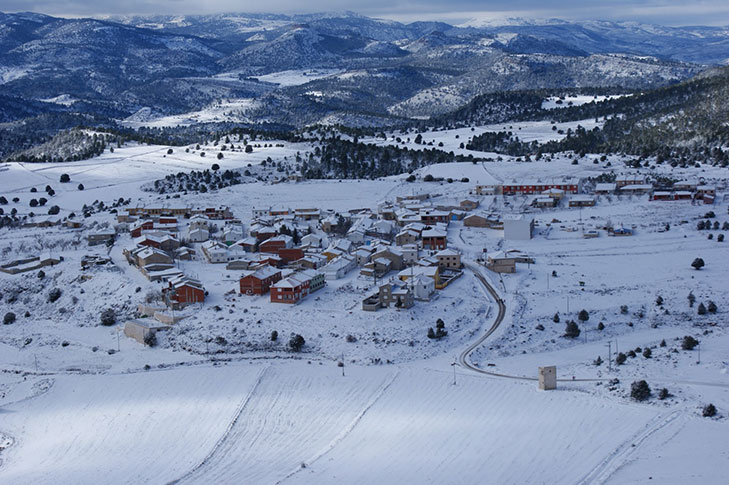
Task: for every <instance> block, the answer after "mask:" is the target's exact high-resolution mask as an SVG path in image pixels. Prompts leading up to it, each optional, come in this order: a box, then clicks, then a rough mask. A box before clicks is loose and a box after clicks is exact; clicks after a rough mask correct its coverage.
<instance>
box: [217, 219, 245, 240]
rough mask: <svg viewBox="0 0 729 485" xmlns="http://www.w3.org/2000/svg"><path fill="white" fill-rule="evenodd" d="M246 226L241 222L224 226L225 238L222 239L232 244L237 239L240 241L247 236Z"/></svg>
mask: <svg viewBox="0 0 729 485" xmlns="http://www.w3.org/2000/svg"><path fill="white" fill-rule="evenodd" d="M245 235H246V233H245V228H244V227H243V224H241V223H239V222H238V223H235V222H233V223H228V224H226V225H225V226H224V227H223V238H222V241H223V242H224V243H226V244H232V243H234V242H236V241H240V240H241V239H243V238H244V237H245Z"/></svg>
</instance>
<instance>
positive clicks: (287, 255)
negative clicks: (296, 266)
mask: <svg viewBox="0 0 729 485" xmlns="http://www.w3.org/2000/svg"><path fill="white" fill-rule="evenodd" d="M304 256H305V254H304V251H303V250H302V249H301V248H282V249H279V251H278V257H279V258H281V261H282V262H283V263H284V264H289V263H293V262H294V261H298V260H299V259H301V258H303V257H304Z"/></svg>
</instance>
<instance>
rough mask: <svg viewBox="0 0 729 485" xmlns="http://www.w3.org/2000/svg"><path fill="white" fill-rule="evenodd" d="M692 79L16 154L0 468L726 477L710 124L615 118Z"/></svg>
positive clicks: (718, 186) (152, 125) (4, 198)
mask: <svg viewBox="0 0 729 485" xmlns="http://www.w3.org/2000/svg"><path fill="white" fill-rule="evenodd" d="M0 15H4V14H0ZM19 15H20V14H19ZM28 15H30V14H28ZM7 17H12V15H8V16H7ZM49 18H51V17H49ZM202 18H205V17H201V18H200V19H202ZM256 18H257V17H256ZM333 18H334V19H335V20H336V19H337V17H333ZM354 18H359V17H354ZM24 19H25V20H23V21H26V20H27V18H24ZM200 19H197V20H195V22H198V21H202V20H200ZM326 19H329V18H328V17H326ZM345 19H346V18H345ZM362 19H366V18H365V17H362ZM0 20H2V21H3V22H6V20H5V19H4V18H3V17H1V16H0ZM16 20H17V19H16ZM21 20H22V19H21ZM33 21H34V22H35V21H36V20H33ZM154 21H155V22H160V25H166V24H164V22H165V21H164V20H162V19H157V18H155V20H154ZM207 21H209V22H212V20H210V19H208V20H207ZM328 21H333V20H331V19H329V20H328ZM351 21H353V20H351V19H349V20H348V22H351ZM362 21H363V22H364V21H365V20H362ZM125 22H132V20H130V19H127V20H125ZM149 22H152V19H149ZM191 22H192V24H191V25H195V22H193V21H191ZM261 22H262V25H264V26H265V29H274V28H283V27H282V26H284V25H288V24H286V22H285V21H284V20H281V19H277V20H275V21H274V20H270V19H268V20H266V21H265V22H264V21H263V20H261ZM373 22H374V21H373ZM385 24H386V25H389V27H388V28H391V29H394V28H395V27H394V25H395V24H394V23H393V24H389V23H385ZM140 25H141V24H140ZM146 25H147V24H144V25H142V26H141V27H139V28H141V29H146V28H148V27H146ZM174 25H177V26H179V25H182V24H181V23H179V22H178V23H175V24H174ZM296 25H298V24H296ZM312 25H314V24H312ZM348 25H349V24H348ZM525 25H527V24H525ZM528 25H531V24H528ZM408 27H409V28H410V27H411V25H408ZM532 27H533V26H532ZM158 28H159V29H162V30H164V28H163V27H158ZM257 28H258V27H257ZM260 28H261V29H262V30H260V32H267V31H266V30H265V29H264V27H260ZM296 28H299V27H296ZM382 28H384V27H382ZM402 28H405V27H402ZM459 28H460V27H459ZM463 28H464V29H470V30H468V32H469V35H472V32H474V31H478V29H479V28H484V29H486V28H487V27H474V26H469V27H463ZM488 28H491V27H488ZM534 28H535V29H536V27H534ZM251 29H252V30H251V32H258V30H255V29H253V28H252V27H251ZM474 29H475V30H474ZM155 32H156V30H155ZM246 32H247V31H246ZM535 32H541V31H540V30H536V31H535ZM166 35H167V34H166ZM168 35H173V34H168ZM174 35H178V34H174ZM179 35H182V34H179ZM185 35H187V34H185ZM190 35H193V34H190ZM194 35H197V34H194ZM284 35H286V34H284ZM321 35H324V34H321ZM372 35H374V34H372ZM393 35H394V34H393ZM398 35H405V34H398ZM449 35H454V36H455V35H456V34H449ZM459 35H461V34H459ZM463 35H465V34H463ZM484 35H485V34H484ZM489 35H491V34H489ZM498 35H506V34H498ZM520 35H521V34H520ZM534 35H537V34H534ZM676 35H678V34H676ZM190 38H192V37H190ZM190 38H188V40H189V41H191V40H190ZM499 39H500V37H499ZM279 40H280V39H279ZM250 42H253V41H250ZM398 45H399V46H400V47H402V48H403V49H405V50H407V51H408V52H410V51H413V52H416V51H414V50H413V49H412V48H411V47H409V46H405V45H404V44H403V43H402V42H401V43H400V44H398ZM380 47H381V48H383V49H384V47H382V46H380ZM170 48H172V47H170ZM174 48H179V46H177V47H174ZM408 49H410V50H408ZM249 55H250V54H249ZM378 55H380V54H378ZM381 55H384V54H381ZM626 62H627V61H626ZM635 62H639V61H635ZM640 62H642V61H640ZM655 62H656V63H657V62H658V61H655ZM668 64H669V65H670V66H671V69H675V68H676V65H675V64H670V63H668ZM651 65H652V66H653V68H656V69H657V67H656V66H657V64H651ZM687 65H689V64H688V63H687ZM691 65H693V64H691ZM326 66H328V64H322V65H321V66H318V67H317V68H309V69H308V70H307V69H300V70H296V69H290V70H284V69H281V70H279V71H276V70H270V72H263V71H261V72H260V73H258V74H256V76H258V77H257V78H255V79H249V78H248V77H246V78H245V80H244V79H243V75H242V74H241V75H240V76H241V77H240V78H239V77H238V76H237V75H236V76H233V75H232V74H231V73H224V74H217V75H216V76H217V77H216V78H215V79H216V83H217V82H221V83H223V82H238V81H240V82H243V81H245V82H246V83H254V84H255V83H269V84H270V83H273V84H278V85H280V88H278V89H284V88H285V89H295V88H296V89H299V88H301V87H306V89H307V90H308V91H307V93H309V94H307V95H309V96H313V98H316V99H321V98H325V97H326V96H328V95H329V94H331V93H332V92H330V91H327V90H326V89H325V88H322V87H321V86H323V85H322V84H317V83H321V82H323V81H322V80H327V82H338V81H333V79H334V78H336V77H341V78H344V77H345V76H350V77H351V76H353V74H352V72H354V71H352V72H347V71H346V70H345V69H344V68H342V69H333V68H331V66H329V67H326ZM2 69H3V68H0V75H3V76H5V74H3V72H4V71H3V70H2ZM356 72H360V71H356ZM722 72H723V71H722ZM254 74H255V73H254ZM15 75H17V76H21V77H22V76H23V74H18V73H17V72H16V73H15V74H13V76H15ZM713 75H714V76H723V75H724V74H713ZM7 76H11V74H10V71H8V74H7ZM687 76H688V74H687ZM709 78H710V79H713V78H711V76H709V75H706V76H705V78H703V80H699V81H695V82H696V83H699V84H691V83H692V82H694V81H693V78H688V79H689V80H688V81H681V82H679V80H676V81H675V83H674V82H672V83H671V84H669V85H668V87H665V86H663V85H657V86H650V89H651V90H652V91H651V90H649V87H647V85H646V87H644V89H645V91H646V92H642V91H640V90H638V89H634V86H630V87H625V86H623V87H621V88H620V89H612V90H609V91H599V92H598V91H597V90H596V91H594V92H587V91H586V93H587V94H584V93H582V92H579V93H575V92H571V91H567V90H556V89H555V90H552V91H550V90H542V91H530V92H529V93H528V94H523V96H525V97H527V98H529V100H530V101H524V100H517V101H514V103H515V104H514V105H512V104H509V103H512V101H508V102H507V101H503V100H497V99H496V98H497V96H494V95H491V94H486V95H484V96H486V98H485V99H486V100H485V101H483V98H479V97H478V96H476V98H474V99H475V100H476V101H472V102H471V103H470V104H469V105H468V110H469V111H468V112H466V111H463V110H461V111H458V110H456V111H454V112H453V113H454V114H452V115H451V114H448V115H442V114H438V113H434V114H432V115H431V117H430V118H427V117H422V116H420V115H417V116H416V115H413V116H408V117H403V118H400V117H401V116H404V115H402V114H401V112H400V111H398V112H397V113H396V114H394V112H393V111H392V110H390V111H391V113H390V114H391V115H392V116H393V118H391V119H389V121H388V122H387V123H385V122H378V123H375V121H374V120H373V118H372V117H374V115H373V114H372V113H369V112H367V114H366V115H365V114H361V116H362V118H358V119H359V121H360V122H361V124H357V123H355V122H354V121H353V118H351V116H352V113H351V112H346V114H343V113H345V112H344V111H343V112H341V113H338V114H336V115H334V114H331V113H329V114H327V115H326V116H323V117H322V118H321V119H318V120H316V121H312V120H308V119H307V121H306V122H305V123H303V122H302V124H300V125H299V124H297V123H293V122H292V124H293V125H294V126H293V127H291V129H290V130H288V131H287V130H283V129H281V128H280V126H282V125H279V124H278V123H279V122H280V121H271V120H274V118H273V117H272V116H273V115H270V116H271V117H265V118H262V120H261V123H262V124H261V125H260V126H259V125H256V124H255V123H251V119H252V117H253V115H252V114H251V112H248V113H247V114H246V121H245V124H236V123H238V121H240V120H239V119H238V117H239V116H240V114H236V113H234V112H233V111H232V110H233V109H244V108H241V106H243V107H248V108H247V109H252V108H251V106H253V105H256V106H259V104H260V103H263V102H264V101H262V100H258V99H257V100H256V101H255V102H254V101H251V100H243V99H238V100H237V101H236V100H231V99H228V100H227V101H225V102H223V101H220V100H218V101H215V102H213V103H211V104H209V105H207V106H203V107H199V108H196V109H190V110H187V111H184V110H178V111H177V112H172V111H171V112H170V113H166V114H163V113H161V112H159V110H156V109H155V110H152V109H145V110H141V111H140V110H135V112H134V113H133V114H132V115H130V116H128V117H119V116H118V115H115V116H117V118H116V122H118V124H117V125H115V126H116V128H113V129H111V128H109V127H108V126H106V125H104V126H101V125H98V126H89V124H88V123H87V124H84V125H79V126H75V127H73V128H71V129H70V130H69V131H61V132H59V133H58V134H56V135H54V136H53V137H51V138H48V139H45V141H44V142H43V143H42V144H40V145H37V146H34V147H32V148H23V150H21V151H13V152H8V154H6V156H5V158H4V159H3V161H2V162H0V308H1V311H0V318H3V325H2V327H0V328H1V330H2V332H0V370H1V372H0V483H8V484H10V483H12V484H43V483H77V484H86V483H99V482H100V481H101V482H103V483H251V484H258V483H261V484H267V483H276V484H278V483H286V484H289V483H316V484H326V483H362V484H369V483H378V482H379V483H385V484H390V483H393V484H395V483H398V484H403V483H519V484H523V483H560V484H561V483H580V484H588V483H590V484H592V483H611V484H623V483H659V482H660V483H725V482H726V475H727V473H729V467H728V466H727V457H728V455H729V447H728V445H727V440H726V437H727V436H728V435H729V421H727V416H729V331H728V326H727V323H728V321H729V320H728V319H727V314H728V312H729V298H728V296H729V293H728V292H729V284H727V274H729V258H728V257H727V255H728V254H729V253H728V249H727V248H728V246H727V244H729V241H726V242H725V235H729V172H728V171H727V160H728V159H729V157H727V155H725V153H727V152H726V150H725V148H726V147H723V145H722V144H721V143H719V145H717V147H715V148H712V149H708V148H704V147H703V145H702V146H701V147H700V148H695V147H692V146H690V144H689V142H687V141H685V140H684V141H681V142H680V143H679V142H677V143H676V145H675V146H674V145H672V144H671V142H669V141H665V142H664V143H663V144H656V143H655V140H653V139H651V140H650V141H649V135H648V134H646V133H644V132H641V135H636V137H639V136H642V138H640V143H643V144H645V146H648V145H650V146H651V147H653V148H651V149H647V148H644V145H640V144H638V145H637V146H638V148H635V147H634V146H633V145H630V143H633V139H632V138H631V139H629V140H628V139H625V138H620V139H618V141H613V139H612V138H610V137H611V136H614V135H613V133H614V132H616V131H621V130H622V131H621V133H623V132H626V131H625V130H628V128H625V126H626V125H624V124H621V123H627V121H626V120H632V118H630V116H635V114H634V112H632V111H630V110H631V109H633V108H630V106H633V105H632V103H633V101H635V102H636V103H638V104H641V103H642V104H641V106H643V109H648V108H645V106H648V105H649V104H650V103H653V102H655V101H653V100H654V99H659V100H665V99H669V98H670V99H674V98H671V96H674V97H675V99H679V98H680V99H681V102H682V103H683V102H685V98H684V96H689V95H688V94H686V93H687V92H696V91H699V90H700V89H707V90H708V89H714V87H715V85H714V84H712V83H713V82H714V81H711V82H708V81H706V79H709ZM722 79H723V80H724V81H726V79H724V78H722ZM727 79H729V78H727ZM7 82H10V77H7V79H5V78H3V81H2V83H0V100H2V99H10V97H9V95H8V96H7V97H3V96H4V94H3V91H2V90H3V86H4V84H5V83H7ZM701 83H708V84H701ZM707 85H708V86H709V87H706V86H707ZM327 86H328V85H327ZM676 86H678V87H676ZM687 86H688V87H687ZM697 86H698V87H697ZM314 88H316V89H322V90H323V91H322V92H321V93H320V92H318V91H317V92H316V93H315V94H313V95H312V94H311V92H313V91H312V90H314ZM327 89H329V88H327ZM692 90H693V91H692ZM276 92H278V91H276ZM281 92H282V93H283V91H281ZM505 92H506V91H505ZM712 92H713V91H712ZM287 93H289V91H287ZM656 93H657V94H656ZM430 95H432V92H429V93H428V94H427V96H430ZM281 96H283V94H281ZM419 96H420V97H421V98H419V99H421V101H422V97H427V96H426V93H425V90H423V91H422V92H421V93H420V94H419ZM454 96H455V95H454ZM489 96H494V97H493V98H492V97H489ZM504 96H506V95H504ZM634 98H639V99H634ZM13 99H15V98H13ZM54 99H55V98H54ZM68 99H70V98H65V97H64V98H63V99H61V101H62V102H63V103H70V105H69V106H73V105H74V103H76V101H68ZM261 99H263V98H261ZM413 99H414V98H413ZM413 99H410V100H407V102H408V103H410V104H412V103H413V102H414V101H413ZM61 101H58V100H56V101H52V102H53V103H56V104H58V103H61ZM269 101H270V100H268V101H266V102H269ZM278 102H281V101H280V100H279V101H278ZM316 102H319V101H316ZM321 102H323V101H321ZM399 102H400V103H401V104H399V105H397V106H398V108H397V109H398V110H402V109H405V108H403V105H402V103H406V101H404V100H401V101H399ZM452 102H455V101H452ZM3 103H4V101H3ZM8 103H9V101H8ZM479 103H483V104H479ZM499 103H501V104H499ZM504 103H505V104H504ZM519 103H523V104H524V106H526V104H527V103H532V104H530V105H529V106H530V108H529V109H527V108H519V109H517V108H516V107H515V106H521V105H519ZM660 103H663V104H661V108H660V109H661V110H663V109H665V106H664V105H665V104H666V102H665V101H660ZM676 103H678V101H676ZM426 104H427V102H426ZM67 105H68V104H64V106H67ZM8 106H10V104H8ZM13 106H14V105H13ZM394 106H395V105H393V109H394ZM418 106H420V105H418ZM458 106H460V103H458ZM494 106H498V108H494ZM672 106H673V105H672ZM681 106H683V105H681ZM236 107H237V108H236ZM259 108H260V106H259ZM279 108H280V109H283V108H281V106H279ZM12 109H16V108H12ZM115 109H118V108H115ZM272 109H273V108H272ZM287 109H288V108H287ZM322 109H323V108H322ZM372 109H373V110H374V108H372ZM418 109H421V108H418ZM438 109H441V108H438ZM682 109H683V108H682ZM686 109H687V108H686ZM8 110H10V108H8ZM388 110H389V108H388ZM498 110H501V111H498ZM503 110H506V111H503ZM530 110H531V111H530ZM496 111H498V113H496ZM0 112H1V111H0ZM8 112H9V111H8ZM365 112H366V110H364V111H363V113H365ZM155 113H156V114H155ZM504 113H506V114H507V115H508V116H505V115H504ZM597 113H599V114H597ZM610 113H612V114H610ZM625 113H628V114H629V115H626V114H625ZM631 113H632V114H631ZM656 113H659V114H655V113H654V116H655V118H651V119H650V120H651V121H650V122H651V123H655V125H654V126H657V124H658V123H661V122H662V121H658V120H659V118H660V119H661V120H662V119H663V118H661V117H665V116H668V115H666V114H665V112H664V111H656ZM682 113H683V112H682ZM684 114H685V113H684ZM684 114H682V116H683V115H684ZM3 116H5V115H3ZM8 116H9V115H8ZM256 116H263V115H261V114H260V113H259V114H258V115H256ZM267 116H268V115H267ZM292 116H293V115H292ZM358 116H360V115H358ZM382 116H385V115H382ZM439 116H440V117H439ZM442 116H446V117H445V118H443V117H442ZM674 116H676V118H673V123H674V125H673V126H672V129H675V130H678V129H679V128H677V127H678V126H681V122H683V121H685V120H680V122H679V121H676V120H678V119H679V118H678V116H679V115H674ZM686 116H688V115H686ZM364 117H368V118H367V119H368V120H369V121H368V122H367V123H364V121H363V120H364ZM345 119H346V120H348V121H345ZM236 120H237V121H236ZM264 122H265V123H269V122H270V123H271V124H272V125H271V126H270V127H269V126H267V125H265V124H264ZM644 122H645V121H641V122H636V126H638V125H640V123H644ZM645 123H647V122H645ZM687 123H688V122H687ZM722 123H723V122H722ZM10 124H12V123H10V122H8V123H7V126H10ZM274 125H275V126H274ZM630 126H631V128H630V129H633V130H638V128H633V125H630ZM640 126H643V125H640ZM712 126H713V125H712ZM722 126H725V124H724V125H722ZM4 129H8V130H10V128H3V125H2V124H0V136H4V137H5V138H0V139H2V140H5V139H7V140H16V139H15V138H13V136H15V135H14V134H11V132H10V131H8V132H7V134H6V133H5V132H3V131H2V130H4ZM14 129H15V128H14ZM641 129H643V128H641ZM686 129H687V130H688V128H686ZM631 133H632V132H631ZM660 133H662V132H660ZM722 133H723V132H722ZM602 134H604V136H605V139H604V140H603V141H602V142H601V144H599V145H594V146H593V145H592V143H593V142H594V139H595V138H596V137H598V136H602ZM615 136H617V135H615ZM650 136H652V137H658V136H659V134H656V132H650ZM672 136H675V137H678V135H675V134H673V135H672ZM698 136H699V135H696V137H698ZM701 136H708V135H706V134H705V132H702V135H701ZM716 136H720V135H716ZM696 137H694V138H692V139H693V140H694V142H696V139H697V138H696ZM626 140H627V141H626ZM8 143H10V141H8ZM18 143H20V142H18ZM595 143H597V142H595ZM611 143H612V144H611ZM707 143H708V142H707ZM722 143H723V142H722ZM651 150H652V151H651Z"/></svg>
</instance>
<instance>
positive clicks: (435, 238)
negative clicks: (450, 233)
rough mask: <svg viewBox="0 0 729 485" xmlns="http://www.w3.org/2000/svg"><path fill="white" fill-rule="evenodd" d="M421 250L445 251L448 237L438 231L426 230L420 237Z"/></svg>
mask: <svg viewBox="0 0 729 485" xmlns="http://www.w3.org/2000/svg"><path fill="white" fill-rule="evenodd" d="M422 242H423V249H445V248H446V247H448V237H447V235H446V233H445V232H444V231H441V230H440V229H427V230H425V231H423V235H422Z"/></svg>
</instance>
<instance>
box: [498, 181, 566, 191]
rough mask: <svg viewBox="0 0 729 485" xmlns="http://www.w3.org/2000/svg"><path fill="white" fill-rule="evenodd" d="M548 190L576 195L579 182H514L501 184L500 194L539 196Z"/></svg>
mask: <svg viewBox="0 0 729 485" xmlns="http://www.w3.org/2000/svg"><path fill="white" fill-rule="evenodd" d="M550 189H559V190H562V191H564V193H565V194H577V193H579V191H580V182H579V180H576V179H573V180H568V181H565V182H558V181H554V182H526V181H525V182H514V183H510V184H503V185H502V186H501V193H502V194H503V195H516V194H541V193H542V192H544V191H545V190H550Z"/></svg>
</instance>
